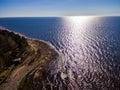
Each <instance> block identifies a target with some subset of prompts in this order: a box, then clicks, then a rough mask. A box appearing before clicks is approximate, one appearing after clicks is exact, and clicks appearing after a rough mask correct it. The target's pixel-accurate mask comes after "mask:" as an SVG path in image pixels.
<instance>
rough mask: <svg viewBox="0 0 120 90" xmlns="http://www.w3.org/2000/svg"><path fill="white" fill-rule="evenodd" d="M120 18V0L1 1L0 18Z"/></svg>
mask: <svg viewBox="0 0 120 90" xmlns="http://www.w3.org/2000/svg"><path fill="white" fill-rule="evenodd" d="M46 16H120V0H0V17H46Z"/></svg>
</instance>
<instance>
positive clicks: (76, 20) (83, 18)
mask: <svg viewBox="0 0 120 90" xmlns="http://www.w3.org/2000/svg"><path fill="white" fill-rule="evenodd" d="M93 18H95V16H70V17H65V19H66V20H67V21H68V22H69V23H74V24H83V23H88V22H89V21H90V20H92V19H93Z"/></svg>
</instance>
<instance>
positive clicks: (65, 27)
mask: <svg viewBox="0 0 120 90" xmlns="http://www.w3.org/2000/svg"><path fill="white" fill-rule="evenodd" d="M0 26H3V27H5V28H8V29H10V30H12V31H15V32H19V33H21V34H23V35H26V36H27V37H30V38H36V39H41V40H45V41H47V42H50V43H51V44H52V45H54V46H55V48H56V49H57V50H58V51H59V52H60V53H62V54H63V56H64V62H63V63H62V62H60V63H62V64H60V65H59V63H58V64H56V63H53V65H51V66H54V69H53V68H52V67H50V68H49V70H50V69H51V75H52V76H53V80H54V81H51V84H50V85H51V86H54V87H55V86H56V87H59V88H58V89H57V90H64V89H67V90H120V17H48V18H47V17H41V18H0ZM55 66H56V67H63V68H62V70H57V69H55ZM52 72H55V73H52ZM56 73H57V76H56ZM58 76H59V78H58Z"/></svg>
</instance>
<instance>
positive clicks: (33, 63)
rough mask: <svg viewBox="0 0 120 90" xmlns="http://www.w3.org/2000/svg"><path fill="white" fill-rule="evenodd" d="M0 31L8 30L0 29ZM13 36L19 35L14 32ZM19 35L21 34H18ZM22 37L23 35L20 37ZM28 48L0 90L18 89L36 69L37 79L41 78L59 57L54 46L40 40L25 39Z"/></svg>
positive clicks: (0, 86)
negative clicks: (45, 70) (50, 64)
mask: <svg viewBox="0 0 120 90" xmlns="http://www.w3.org/2000/svg"><path fill="white" fill-rule="evenodd" d="M0 29H2V30H7V31H8V32H11V31H10V30H8V29H5V28H0ZM14 34H19V33H16V32H14ZM19 35H21V34H19ZM21 36H24V35H21ZM25 38H26V40H27V42H28V44H29V47H27V50H26V51H25V52H24V54H22V55H23V57H24V58H23V59H24V60H23V62H22V63H20V64H18V65H17V66H15V67H14V69H13V70H12V71H11V73H10V75H9V76H8V77H7V79H6V80H5V81H4V82H3V83H2V84H1V85H0V90H16V89H19V88H18V87H20V85H21V82H22V81H24V78H25V77H26V76H27V75H28V74H29V73H30V72H32V71H34V70H35V69H36V68H39V70H40V72H39V77H40V78H42V77H43V75H42V72H43V71H44V69H45V68H46V67H47V66H48V65H49V63H50V62H51V61H52V60H55V59H56V58H58V57H60V55H59V52H58V51H57V50H56V49H55V48H54V46H52V45H50V44H48V43H46V42H45V41H42V40H35V39H31V38H27V37H25Z"/></svg>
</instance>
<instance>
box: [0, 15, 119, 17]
mask: <svg viewBox="0 0 120 90" xmlns="http://www.w3.org/2000/svg"><path fill="white" fill-rule="evenodd" d="M110 16H113V17H114V16H116V17H117V16H118V17H119V16H120V15H73V16H72V15H70V16H69V15H68V16H2V17H1V16H0V18H32V17H110Z"/></svg>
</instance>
